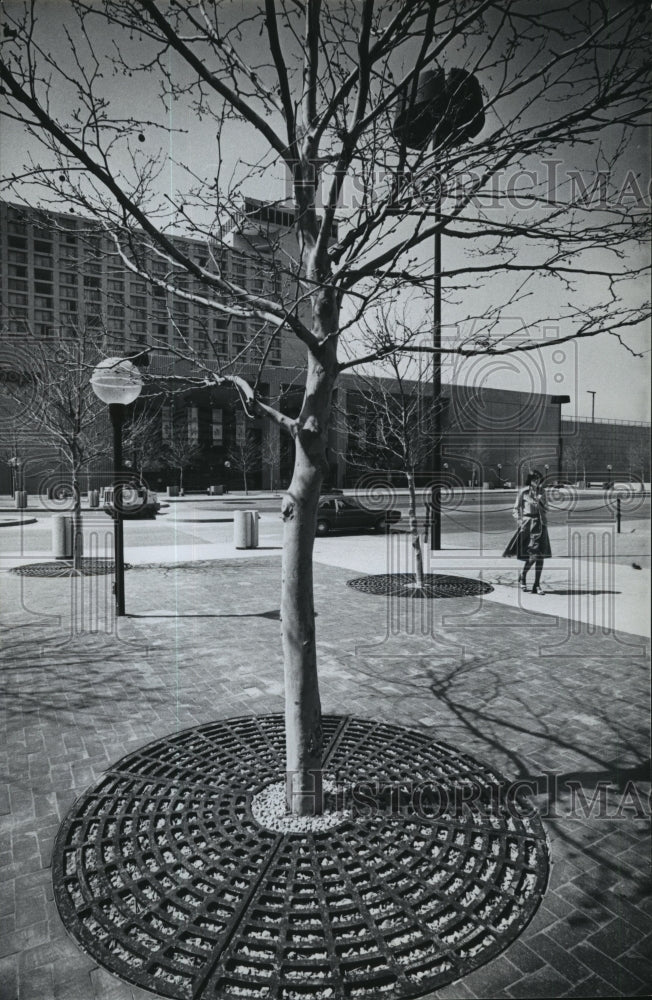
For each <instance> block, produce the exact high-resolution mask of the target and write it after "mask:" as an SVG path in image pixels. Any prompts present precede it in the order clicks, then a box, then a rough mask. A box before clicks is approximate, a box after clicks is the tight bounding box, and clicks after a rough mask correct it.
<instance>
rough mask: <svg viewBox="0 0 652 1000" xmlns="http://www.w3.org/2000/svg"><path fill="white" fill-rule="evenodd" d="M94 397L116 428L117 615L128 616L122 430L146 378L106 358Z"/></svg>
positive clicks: (93, 379) (97, 374)
mask: <svg viewBox="0 0 652 1000" xmlns="http://www.w3.org/2000/svg"><path fill="white" fill-rule="evenodd" d="M91 386H92V388H93V392H94V393H95V395H96V396H97V397H98V398H99V399H101V400H102V402H103V403H108V406H109V416H110V418H111V426H112V428H113V481H114V482H113V506H114V509H115V514H114V517H113V552H114V562H115V583H114V586H113V590H114V593H115V613H116V616H118V617H121V616H123V615H124V613H125V562H124V536H123V508H122V480H121V477H122V471H123V470H122V426H123V424H124V420H125V414H126V411H127V406H128V405H129V404H130V403H133V401H134V400H135V399H137V398H138V396H139V395H140V392H141V389H142V388H143V377H142V375H141V374H140V372H139V370H138V369H137V368H136V366H135V365H134V364H132V362H131V361H127V360H126V359H125V358H105V360H104V361H100V363H99V365H98V366H97V368H96V369H95V371H94V372H93V375H92V377H91Z"/></svg>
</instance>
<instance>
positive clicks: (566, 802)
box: [0, 522, 652, 1000]
mask: <svg viewBox="0 0 652 1000" xmlns="http://www.w3.org/2000/svg"><path fill="white" fill-rule="evenodd" d="M262 527H264V522H263V525H262ZM397 537H401V536H397ZM403 537H404V536H403ZM262 542H263V544H264V543H265V534H264V531H263V535H262ZM391 545H392V542H391V536H390V549H389V556H390V557H391V558H392V559H393V560H394V562H393V564H392V565H391V570H392V571H398V570H399V564H396V559H397V558H398V559H400V558H401V556H402V555H403V550H402V549H401V550H400V551H398V554H397V552H396V551H394V550H393V549H392V548H391ZM188 549H189V550H191V551H190V553H189V552H186V551H185V550H184V548H183V547H182V546H181V547H178V548H177V550H176V552H175V555H174V559H171V550H170V548H169V547H166V551H165V553H163V552H156V551H155V547H152V546H147V547H145V546H143V547H142V548H139V547H137V546H134V547H133V548H130V549H128V551H127V561H128V562H130V563H132V564H133V566H134V568H133V569H132V570H130V571H128V573H127V577H126V585H127V594H128V610H129V611H130V612H131V614H130V615H129V616H128V617H127V618H126V619H123V620H121V621H120V623H119V627H118V628H117V630H116V628H115V621H114V619H113V618H112V614H111V609H112V599H111V595H110V582H111V581H110V577H87V578H84V579H82V580H80V581H69V580H66V579H45V578H26V577H19V576H15V575H13V574H8V573H6V572H3V573H1V574H0V588H1V594H2V609H3V610H2V618H1V622H2V626H3V633H4V636H3V653H4V659H5V664H4V668H3V671H2V674H1V677H2V691H3V699H2V703H3V705H4V717H5V718H4V723H3V725H4V731H3V736H4V740H3V744H4V747H5V752H4V753H3V761H2V765H3V766H2V770H3V774H5V775H6V782H5V783H3V784H2V785H0V815H1V816H2V819H3V821H4V822H3V826H2V835H1V839H0V843H1V844H2V847H1V850H2V864H3V875H2V878H3V880H4V881H3V892H2V898H1V904H0V906H1V908H0V932H1V938H0V948H1V951H0V983H1V984H3V985H2V986H0V996H1V997H2V1000H145V998H150V1000H151V998H152V996H153V994H151V993H145V992H143V991H141V990H138V989H137V988H135V987H131V986H129V985H127V984H125V983H122V982H121V981H120V980H118V979H116V978H114V977H113V976H111V975H110V974H109V973H107V972H105V971H104V970H103V969H101V968H98V967H97V966H96V965H95V964H94V963H93V961H92V960H91V959H90V958H89V957H88V956H87V955H85V954H84V953H83V952H82V951H81V950H80V949H79V948H78V947H77V945H76V944H74V943H73V942H72V941H71V940H70V939H69V938H68V936H67V934H66V931H65V929H64V928H63V926H62V924H61V922H60V919H59V916H58V914H57V911H56V907H55V904H54V901H53V895H52V887H51V872H50V868H49V865H50V856H51V850H52V845H53V841H54V837H55V835H56V832H57V830H58V827H59V824H60V822H61V820H62V819H63V817H64V816H65V814H66V813H67V811H68V809H69V808H70V806H71V804H72V802H73V801H74V799H75V798H76V797H77V796H79V795H80V794H81V793H82V792H83V791H84V790H85V789H86V788H87V787H88V785H89V784H91V783H92V782H95V781H96V780H97V779H98V778H99V777H100V775H101V774H102V772H103V771H104V770H105V769H106V768H107V767H108V766H109V765H110V764H111V763H112V762H114V761H116V760H118V759H119V758H121V757H123V756H124V755H125V754H127V753H129V752H131V751H132V750H134V749H136V748H138V747H141V746H143V745H144V744H146V743H148V742H150V741H152V740H154V739H156V738H158V737H161V736H163V735H165V734H168V733H171V732H174V731H177V730H181V729H184V728H187V727H189V726H194V725H199V724H201V723H204V722H208V721H210V720H211V719H214V718H226V717H230V716H239V715H243V714H252V713H254V714H256V713H258V714H267V713H269V712H279V711H282V710H283V682H282V660H281V647H280V638H279V624H278V609H279V581H280V553H279V549H278V547H277V542H275V544H274V547H270V548H268V549H264V550H244V551H240V552H236V550H234V549H233V547H232V546H229V545H227V544H226V543H224V544H223V545H222V544H217V543H213V544H209V545H206V547H205V548H202V547H199V546H194V545H193V546H188ZM189 555H190V557H191V558H192V560H193V561H192V562H189V559H188V557H189ZM315 556H316V558H315V605H316V612H317V637H318V646H319V660H320V678H321V690H322V704H323V709H324V711H325V712H334V713H342V714H352V715H358V716H361V717H364V718H375V719H381V720H385V721H389V722H394V723H396V724H399V725H404V726H408V727H424V728H426V729H427V730H428V731H430V732H431V733H432V736H433V739H437V740H441V741H443V742H447V743H450V744H452V745H454V746H455V747H457V748H458V749H460V750H463V751H465V752H468V753H469V754H471V755H473V756H475V757H477V758H478V759H479V760H483V761H486V762H487V763H488V764H490V765H491V766H493V767H495V768H497V769H498V770H500V771H502V772H503V773H504V774H506V775H507V776H508V777H510V778H522V779H523V780H526V781H528V782H529V783H530V785H531V787H532V789H533V792H534V793H535V801H536V803H537V805H538V806H539V808H540V809H541V810H542V811H543V814H544V817H545V825H546V830H547V833H548V835H549V840H550V850H551V857H552V871H551V879H550V884H549V887H548V891H547V893H546V895H545V896H544V899H543V903H542V905H541V907H540V908H539V910H538V911H537V914H536V915H535V917H534V919H533V921H532V922H531V923H530V924H529V925H528V927H527V928H526V930H525V931H524V932H523V934H522V935H521V936H520V937H519V938H518V940H517V941H515V942H514V943H513V944H512V945H511V946H510V947H509V948H508V949H507V951H505V952H504V953H503V954H502V955H500V956H499V957H498V958H496V959H494V960H493V961H492V962H490V963H488V964H487V965H485V966H483V967H482V968H480V969H478V970H477V971H475V972H473V973H471V974H470V975H468V976H466V977H465V978H464V979H462V980H461V981H459V982H458V983H456V984H453V985H452V986H449V987H446V988H444V989H442V990H441V991H439V992H438V993H436V994H432V995H431V997H432V998H434V997H437V998H442V1000H443V998H445V997H455V998H466V997H469V998H473V997H475V998H489V997H514V998H516V997H573V996H578V997H594V996H613V995H616V996H632V995H641V996H643V995H648V992H649V981H650V971H651V968H650V965H649V960H648V956H649V952H650V945H651V935H650V915H651V912H652V907H651V906H650V900H649V896H648V897H646V895H645V892H644V884H643V883H644V881H645V879H646V877H647V875H648V865H649V860H648V847H649V840H648V828H649V809H648V806H647V799H646V796H647V795H648V794H649V774H648V772H647V771H646V770H645V760H646V756H647V754H648V752H649V733H648V729H647V725H646V719H647V710H646V709H644V710H643V711H641V705H644V706H646V705H647V704H648V698H649V679H648V664H647V658H646V650H645V645H644V642H643V640H642V639H641V637H640V634H635V632H634V630H633V629H632V630H628V629H624V623H626V622H628V621H629V620H630V619H629V618H628V617H627V615H628V612H627V607H628V604H629V603H630V602H631V601H633V600H639V601H640V600H641V599H642V596H644V594H645V587H646V586H647V584H646V580H647V574H646V571H636V570H634V569H633V568H632V567H631V565H619V566H615V567H614V568H613V569H614V574H613V577H609V578H608V579H606V581H605V583H604V585H602V584H601V588H602V587H603V588H604V589H614V590H616V591H619V593H616V594H613V595H610V602H611V603H610V604H607V603H606V602H602V601H597V602H595V603H596V607H599V608H601V609H602V608H603V607H605V606H607V607H611V609H612V611H613V616H614V617H613V619H611V618H609V615H610V614H611V613H612V611H609V612H608V614H607V612H605V611H604V610H600V612H599V617H598V618H597V619H595V620H591V621H589V623H588V624H586V623H585V619H586V618H588V617H589V613H590V614H593V610H592V609H591V607H589V604H588V602H587V601H585V602H580V601H575V600H573V601H572V602H571V603H569V598H570V597H574V596H577V595H568V594H561V593H557V594H549V595H548V596H546V597H544V598H540V599H536V598H535V597H534V596H532V595H529V594H526V595H522V594H520V593H519V591H518V590H516V588H515V587H514V586H513V582H514V581H513V579H512V577H513V576H515V575H516V573H517V572H518V567H517V566H516V564H514V563H512V562H508V561H507V560H502V562H501V561H500V560H499V556H498V554H497V552H493V551H490V552H484V553H478V552H475V553H471V552H469V551H468V550H467V551H464V550H461V549H460V548H455V549H452V550H450V551H448V550H447V551H446V553H445V554H443V555H442V556H437V557H436V559H437V563H436V566H432V567H431V569H435V570H436V571H437V572H439V571H442V572H451V573H459V574H460V575H466V576H473V575H477V574H478V573H480V572H482V574H483V578H485V579H490V580H492V582H494V584H495V591H494V593H493V594H490V595H487V597H485V598H483V599H481V598H464V599H451V600H441V601H429V602H423V601H412V602H411V604H410V606H409V609H406V608H405V607H398V606H397V605H396V602H395V603H394V605H392V606H390V604H389V603H388V602H387V599H385V598H382V597H374V596H371V595H365V594H361V593H357V592H355V591H352V590H351V588H348V587H347V586H346V581H347V580H348V579H350V578H352V576H354V575H363V574H366V573H370V572H387V571H388V566H387V558H388V549H387V547H386V540H385V539H383V538H378V537H372V536H357V537H356V538H355V544H353V539H352V538H351V537H347V536H340V537H333V538H327V539H323V540H322V539H318V540H317V542H316V550H315ZM159 558H162V559H164V563H165V564H164V565H155V564H156V562H157V560H158V559H159ZM244 559H246V562H244V561H243V560H244ZM23 561H24V562H27V561H30V560H23ZM568 562H569V561H568V560H551V561H550V562H549V563H547V564H546V571H545V580H546V582H548V584H549V586H551V588H552V586H553V585H555V586H556V587H557V589H558V590H562V589H572V587H575V586H580V585H583V581H586V580H590V581H591V583H590V586H588V587H587V589H589V590H594V589H596V587H595V586H594V580H593V578H589V577H587V576H586V568H587V565H588V564H587V562H586V561H585V560H584V558H583V557H582V558H579V559H578V560H577V568H576V571H575V576H573V571H572V568H571V570H570V572H569V568H568ZM594 562H595V560H594ZM175 563H176V565H174V564H175ZM400 568H403V567H402V566H401V567H400ZM492 574H493V577H492ZM498 575H500V579H497V576H498ZM566 580H570V583H569V584H568V585H567V584H566V582H565V581H566ZM555 581H558V582H557V583H555ZM562 584H563V586H562ZM607 585H608V586H607ZM589 596H590V595H589ZM612 598H613V600H612ZM549 599H550V600H549ZM543 602H546V604H545V606H543ZM73 607H74V609H75V610H74V612H73V610H72V608H73ZM587 608H588V609H589V610H588V611H587ZM582 609H584V610H582ZM406 610H407V611H409V612H410V613H409V614H408V613H404V612H406ZM564 612H565V614H564ZM570 612H573V613H572V615H570ZM638 614H639V612H638V610H637V611H636V616H638ZM636 621H638V617H637V618H636ZM636 621H634V620H632V625H633V626H634V625H636ZM610 622H611V624H610ZM613 625H615V626H616V629H614V628H613V627H612V626H613ZM636 627H637V628H638V626H636ZM592 803H593V804H592Z"/></svg>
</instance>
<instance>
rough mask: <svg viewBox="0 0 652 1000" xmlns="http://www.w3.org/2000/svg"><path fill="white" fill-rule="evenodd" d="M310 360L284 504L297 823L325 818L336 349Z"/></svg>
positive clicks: (284, 607)
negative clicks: (321, 562) (327, 521)
mask: <svg viewBox="0 0 652 1000" xmlns="http://www.w3.org/2000/svg"><path fill="white" fill-rule="evenodd" d="M320 353H323V355H324V357H323V358H320V359H318V358H316V357H314V356H313V355H312V354H309V356H308V374H307V379H306V391H305V396H304V402H303V407H302V410H301V413H300V415H299V418H298V421H297V427H296V432H295V460H294V470H293V475H292V481H291V483H290V486H289V487H288V490H287V493H286V495H285V496H284V498H283V502H282V505H281V510H282V514H283V522H284V529H283V579H282V593H281V620H282V636H283V655H284V663H285V736H286V800H287V808H288V811H289V812H291V813H293V814H294V815H300V816H311V815H320V814H321V812H322V811H323V800H322V772H321V765H322V745H323V738H322V728H321V704H320V698H319V683H318V677H317V651H316V638H315V610H314V599H313V577H312V552H313V545H314V541H315V529H316V524H317V507H318V504H319V490H320V486H321V482H322V478H323V475H324V472H325V468H326V459H325V455H326V442H327V433H328V420H329V416H330V405H331V396H332V391H333V384H334V381H335V347H334V345H333V342H332V341H331V342H328V343H327V344H326V345H325V346H324V348H323V351H322V352H320Z"/></svg>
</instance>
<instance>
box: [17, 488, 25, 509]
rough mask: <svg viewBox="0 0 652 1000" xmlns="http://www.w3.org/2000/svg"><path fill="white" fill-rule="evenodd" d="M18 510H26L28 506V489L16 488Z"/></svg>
mask: <svg viewBox="0 0 652 1000" xmlns="http://www.w3.org/2000/svg"><path fill="white" fill-rule="evenodd" d="M14 500H15V503H16V510H25V508H26V507H27V490H16V492H15V493H14Z"/></svg>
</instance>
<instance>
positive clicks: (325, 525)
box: [317, 496, 401, 535]
mask: <svg viewBox="0 0 652 1000" xmlns="http://www.w3.org/2000/svg"><path fill="white" fill-rule="evenodd" d="M400 519H401V512H400V510H369V509H368V508H367V507H363V506H362V504H359V503H357V501H355V500H353V499H352V498H351V497H343V496H322V497H321V498H320V500H319V508H318V511H317V534H318V535H327V534H328V533H329V532H330V531H356V530H357V531H360V530H362V529H363V528H371V529H372V530H373V531H380V530H381V529H383V528H386V527H387V525H389V524H396V522H397V521H400Z"/></svg>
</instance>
